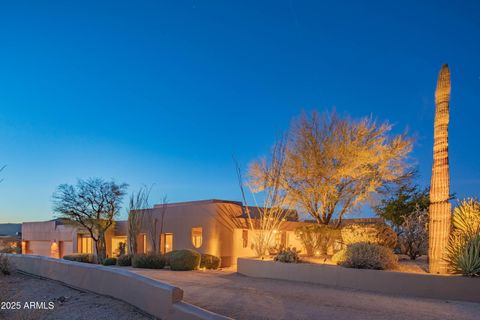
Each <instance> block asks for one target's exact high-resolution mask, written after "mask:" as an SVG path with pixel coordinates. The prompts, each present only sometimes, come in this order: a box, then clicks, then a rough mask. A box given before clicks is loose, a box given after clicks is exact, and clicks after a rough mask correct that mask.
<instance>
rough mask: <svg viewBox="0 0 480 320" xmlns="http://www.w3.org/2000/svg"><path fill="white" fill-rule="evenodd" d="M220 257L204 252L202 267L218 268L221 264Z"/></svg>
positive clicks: (201, 261) (201, 260)
mask: <svg viewBox="0 0 480 320" xmlns="http://www.w3.org/2000/svg"><path fill="white" fill-rule="evenodd" d="M221 262H222V261H221V259H220V257H217V256H214V255H212V254H206V253H204V254H202V256H201V259H200V268H205V269H218V268H220V264H221Z"/></svg>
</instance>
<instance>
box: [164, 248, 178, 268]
mask: <svg viewBox="0 0 480 320" xmlns="http://www.w3.org/2000/svg"><path fill="white" fill-rule="evenodd" d="M177 251H178V250H173V251H169V252H167V253H165V254H164V255H163V257H164V258H165V265H167V266H170V259H171V258H172V254H174V253H175V252H177Z"/></svg>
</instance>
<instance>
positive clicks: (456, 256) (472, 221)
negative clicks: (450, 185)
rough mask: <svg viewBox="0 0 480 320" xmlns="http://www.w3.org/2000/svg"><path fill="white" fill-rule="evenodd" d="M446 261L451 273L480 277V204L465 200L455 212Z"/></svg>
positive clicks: (475, 200)
mask: <svg viewBox="0 0 480 320" xmlns="http://www.w3.org/2000/svg"><path fill="white" fill-rule="evenodd" d="M452 223H453V232H452V234H451V236H450V239H449V242H448V247H447V257H446V261H447V263H448V264H449V269H450V272H452V273H455V274H462V275H465V276H480V248H479V245H480V202H479V201H478V200H477V199H465V200H462V201H461V202H460V204H459V205H458V206H457V207H456V208H455V210H454V212H453V218H452Z"/></svg>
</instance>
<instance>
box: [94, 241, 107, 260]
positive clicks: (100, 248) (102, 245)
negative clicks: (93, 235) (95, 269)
mask: <svg viewBox="0 0 480 320" xmlns="http://www.w3.org/2000/svg"><path fill="white" fill-rule="evenodd" d="M95 248H96V250H97V260H98V263H103V261H105V259H106V257H107V243H106V241H105V235H104V234H100V235H98V240H97V241H96V242H95Z"/></svg>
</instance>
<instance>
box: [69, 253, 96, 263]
mask: <svg viewBox="0 0 480 320" xmlns="http://www.w3.org/2000/svg"><path fill="white" fill-rule="evenodd" d="M63 259H65V260H69V261H76V262H83V263H97V258H96V256H95V255H93V254H90V253H76V254H70V255H65V256H63Z"/></svg>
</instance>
